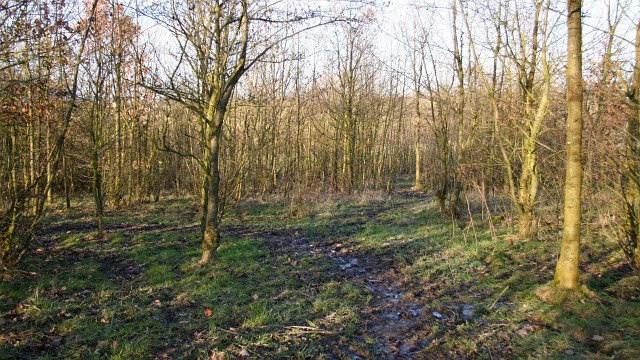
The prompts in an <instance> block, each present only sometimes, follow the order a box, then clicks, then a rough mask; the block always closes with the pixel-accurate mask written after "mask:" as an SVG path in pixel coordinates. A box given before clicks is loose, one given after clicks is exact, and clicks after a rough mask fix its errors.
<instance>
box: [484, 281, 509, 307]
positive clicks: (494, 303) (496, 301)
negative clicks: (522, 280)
mask: <svg viewBox="0 0 640 360" xmlns="http://www.w3.org/2000/svg"><path fill="white" fill-rule="evenodd" d="M507 289H509V285H507V286H505V288H504V289H503V290H502V292H501V293H500V295H498V297H497V298H496V300H495V301H494V302H493V304H491V306H489V310H491V309H493V307H494V306H496V304H497V303H498V300H500V297H501V296H502V295H503V294H504V293H505V291H507Z"/></svg>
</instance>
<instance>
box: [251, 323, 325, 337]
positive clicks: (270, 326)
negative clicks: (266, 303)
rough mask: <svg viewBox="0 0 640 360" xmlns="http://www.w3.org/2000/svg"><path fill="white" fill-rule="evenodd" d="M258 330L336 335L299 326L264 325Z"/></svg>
mask: <svg viewBox="0 0 640 360" xmlns="http://www.w3.org/2000/svg"><path fill="white" fill-rule="evenodd" d="M258 328H259V329H268V328H279V329H287V330H296V331H300V332H305V333H311V334H321V335H334V334H336V333H335V332H333V331H328V330H320V329H318V328H315V327H311V326H299V325H288V326H282V325H264V326H259V327H258Z"/></svg>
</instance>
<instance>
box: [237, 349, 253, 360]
mask: <svg viewBox="0 0 640 360" xmlns="http://www.w3.org/2000/svg"><path fill="white" fill-rule="evenodd" d="M249 355H251V354H249V350H247V348H244V349H242V350H240V352H238V356H240V357H241V358H246V357H249Z"/></svg>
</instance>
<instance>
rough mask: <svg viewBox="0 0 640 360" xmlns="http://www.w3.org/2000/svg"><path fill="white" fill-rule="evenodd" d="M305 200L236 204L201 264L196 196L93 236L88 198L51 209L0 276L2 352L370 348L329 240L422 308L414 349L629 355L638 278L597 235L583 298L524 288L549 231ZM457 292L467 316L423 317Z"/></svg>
mask: <svg viewBox="0 0 640 360" xmlns="http://www.w3.org/2000/svg"><path fill="white" fill-rule="evenodd" d="M306 205H307V206H306V209H305V212H304V214H303V215H300V213H295V214H293V213H292V212H291V211H290V208H291V206H290V204H284V203H282V202H281V201H277V202H268V201H246V202H243V203H240V204H238V205H237V206H236V207H235V208H234V209H231V210H230V212H229V213H228V214H227V217H226V219H225V223H224V224H225V225H224V228H223V231H222V234H223V242H222V244H221V246H220V248H219V249H218V253H217V255H216V257H215V259H214V260H213V262H212V264H211V265H209V266H206V267H204V268H197V267H195V266H194V265H195V263H196V261H197V259H198V256H199V242H198V240H199V227H198V225H197V218H198V216H197V206H195V205H194V202H193V200H190V199H183V200H180V199H168V200H164V201H161V202H159V203H156V204H142V205H139V206H136V208H135V209H130V210H119V211H112V212H109V214H108V216H107V219H106V220H107V221H106V223H107V237H106V239H104V240H97V239H95V238H94V234H95V230H94V228H93V225H92V219H91V216H90V214H91V213H92V211H91V206H90V204H88V203H81V204H77V205H76V207H75V208H74V209H72V210H71V211H69V212H64V211H61V210H58V211H55V212H54V213H53V214H52V216H50V217H49V218H48V219H47V220H46V223H45V224H44V226H43V229H42V235H41V236H40V242H39V243H37V244H36V246H35V248H34V252H33V253H32V254H31V255H30V256H28V257H27V258H25V260H24V261H23V263H22V264H21V268H20V269H19V270H20V271H17V272H12V273H7V274H3V275H2V276H3V279H2V282H1V283H0V329H2V330H1V331H0V359H13V358H42V359H58V358H71V359H103V358H109V359H130V358H143V359H144V358H148V359H153V358H159V357H162V356H165V357H170V358H192V359H198V358H202V359H205V358H210V357H211V355H212V354H213V353H219V352H222V353H224V354H225V356H227V357H229V358H234V357H238V356H239V354H240V352H241V351H243V350H245V349H246V350H247V351H249V353H250V354H252V356H254V357H256V358H323V357H329V358H335V357H344V354H345V352H344V351H345V350H344V349H345V348H356V349H369V350H362V351H369V352H365V353H368V354H380V353H379V349H378V347H379V346H380V344H379V339H377V338H376V337H375V336H371V335H369V334H367V333H363V332H362V327H363V326H364V325H365V322H366V321H368V320H367V316H368V315H367V313H365V312H363V309H365V308H367V307H368V306H370V305H371V304H372V302H373V301H374V299H375V298H376V295H378V294H376V293H375V292H373V291H372V290H371V288H368V287H366V286H365V285H366V284H363V283H362V281H360V282H357V281H354V278H352V277H350V276H348V275H347V274H346V273H345V272H344V271H341V270H340V269H339V267H338V266H337V265H336V263H335V262H334V260H332V259H331V258H330V255H331V254H332V253H331V252H330V249H333V247H335V246H337V244H340V246H342V247H345V248H348V249H349V251H350V253H348V254H347V255H345V256H357V257H360V258H362V259H365V258H368V259H374V260H375V261H374V262H372V263H375V264H377V266H379V267H380V269H383V268H388V269H393V270H394V272H395V273H396V274H397V277H398V281H399V282H400V284H398V286H401V287H402V289H403V297H404V299H409V300H410V301H415V302H417V303H419V305H420V306H422V307H423V309H424V313H425V315H423V316H425V322H424V324H423V326H422V327H421V328H420V329H417V330H416V331H419V332H420V336H422V337H424V338H425V339H428V340H429V342H428V344H427V345H425V347H424V349H423V351H425V352H424V353H422V354H427V355H428V354H432V355H433V354H436V355H437V354H439V355H440V356H445V357H446V356H454V357H455V356H462V357H469V358H501V357H506V356H507V355H505V354H508V357H513V358H531V359H543V358H544V359H546V358H550V359H561V358H565V357H567V356H568V355H567V354H566V353H565V351H566V350H571V351H573V352H574V353H575V354H576V356H578V357H579V358H585V359H597V358H620V359H633V358H640V340H639V339H640V323H639V321H638V319H640V303H639V302H638V294H637V287H635V288H634V286H637V285H636V283H635V282H634V281H633V279H631V280H629V279H630V276H629V274H627V273H625V272H624V271H623V270H622V267H623V266H622V262H621V258H620V256H619V252H618V251H617V248H616V245H615V244H613V243H611V242H609V241H608V240H606V239H605V238H604V237H598V235H597V233H595V232H594V233H592V234H590V236H591V237H590V238H589V239H588V241H587V242H586V244H585V248H587V249H589V251H590V257H589V258H588V259H586V261H584V262H583V272H582V282H583V283H585V284H587V286H588V288H589V290H590V291H591V295H592V296H590V297H589V296H581V297H576V298H573V299H574V300H575V301H573V302H565V303H562V304H557V305H554V304H550V303H547V302H544V301H542V300H540V298H539V297H538V296H536V292H537V290H538V289H539V288H540V287H542V286H543V285H544V284H546V283H547V282H548V281H550V280H551V279H552V271H553V266H554V265H555V264H554V261H555V256H556V254H557V251H558V244H557V242H556V241H555V239H541V240H540V241H529V242H517V241H516V242H515V243H514V244H513V245H511V244H510V241H509V240H508V239H509V238H510V236H511V234H512V233H513V229H512V228H510V227H509V226H506V225H505V224H494V225H495V227H492V226H490V224H488V223H487V221H484V220H482V219H481V218H480V217H477V218H474V219H473V222H472V221H470V219H468V218H463V219H459V220H457V221H455V222H452V221H451V219H447V218H443V217H442V216H441V215H440V214H438V213H437V211H436V209H435V205H434V204H433V203H432V202H430V201H429V200H424V198H420V197H410V196H405V195H399V194H393V195H387V194H383V193H367V194H361V195H353V196H350V197H346V198H337V197H333V198H332V197H327V198H323V199H322V200H321V201H318V202H317V203H315V204H306ZM318 249H324V250H322V251H320V250H318ZM316 250H317V251H316ZM29 272H33V273H35V274H36V275H29ZM629 282H630V283H629ZM468 304H472V305H473V306H474V313H475V315H474V318H473V320H464V319H457V320H456V321H453V320H451V321H448V322H436V321H434V320H433V319H432V318H429V316H431V315H430V312H431V311H438V312H441V313H444V314H450V313H455V312H456V311H458V312H459V308H460V306H462V305H468ZM363 334H364V335H363ZM594 335H598V336H602V337H603V338H604V340H598V341H596V340H593V338H594ZM376 349H378V350H376ZM376 351H378V352H376ZM346 354H349V353H346ZM443 354H444V355H443ZM425 356H426V355H425Z"/></svg>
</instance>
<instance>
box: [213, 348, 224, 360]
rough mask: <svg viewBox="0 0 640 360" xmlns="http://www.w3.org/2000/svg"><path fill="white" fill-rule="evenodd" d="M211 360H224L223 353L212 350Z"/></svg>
mask: <svg viewBox="0 0 640 360" xmlns="http://www.w3.org/2000/svg"><path fill="white" fill-rule="evenodd" d="M211 360H224V353H223V352H220V351H217V350H213V354H211Z"/></svg>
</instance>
